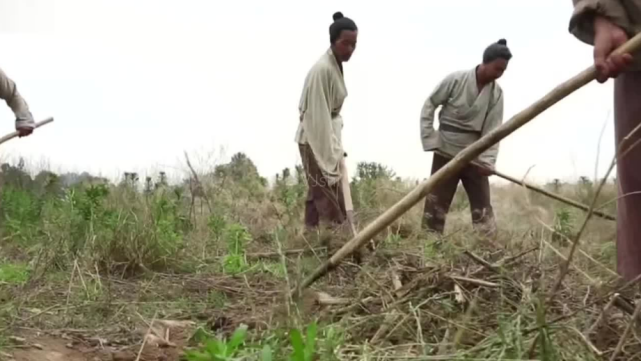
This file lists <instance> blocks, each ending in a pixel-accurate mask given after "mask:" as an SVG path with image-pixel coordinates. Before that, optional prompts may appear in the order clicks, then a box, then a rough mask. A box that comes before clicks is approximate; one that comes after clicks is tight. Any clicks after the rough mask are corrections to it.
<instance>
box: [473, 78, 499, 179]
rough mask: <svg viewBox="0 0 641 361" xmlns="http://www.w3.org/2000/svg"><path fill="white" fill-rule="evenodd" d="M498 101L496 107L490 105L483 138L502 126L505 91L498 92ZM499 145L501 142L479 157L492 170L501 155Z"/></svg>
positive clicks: (482, 131) (482, 132)
mask: <svg viewBox="0 0 641 361" xmlns="http://www.w3.org/2000/svg"><path fill="white" fill-rule="evenodd" d="M497 98H498V99H497V100H496V102H495V103H494V105H492V104H490V107H491V108H490V110H489V112H488V113H487V118H486V119H485V124H484V125H483V129H481V136H482V137H483V136H485V135H486V134H487V133H489V132H491V131H492V130H494V129H495V128H496V127H498V126H500V125H501V123H503V91H502V90H499V91H498V97H497ZM499 144H500V142H497V143H495V144H494V145H493V146H491V147H490V148H488V149H487V150H486V151H485V152H483V153H481V155H479V160H480V161H481V163H484V164H485V165H487V166H490V167H491V168H494V166H495V165H496V158H497V157H498V155H499Z"/></svg>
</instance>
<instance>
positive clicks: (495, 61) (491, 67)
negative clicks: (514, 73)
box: [481, 39, 512, 81]
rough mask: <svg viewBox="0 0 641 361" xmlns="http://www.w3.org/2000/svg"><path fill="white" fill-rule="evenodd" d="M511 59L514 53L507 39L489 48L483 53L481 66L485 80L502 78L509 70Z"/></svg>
mask: <svg viewBox="0 0 641 361" xmlns="http://www.w3.org/2000/svg"><path fill="white" fill-rule="evenodd" d="M510 59H512V53H511V52H510V49H509V48H508V47H507V41H506V40H505V39H501V40H499V41H497V42H496V43H494V44H492V45H490V46H488V47H487V48H486V49H485V51H484V52H483V64H481V67H482V72H483V75H484V78H486V80H488V81H494V80H496V79H498V78H500V77H501V76H502V75H503V72H504V71H505V69H507V65H508V63H509V62H510Z"/></svg>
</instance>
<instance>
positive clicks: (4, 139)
mask: <svg viewBox="0 0 641 361" xmlns="http://www.w3.org/2000/svg"><path fill="white" fill-rule="evenodd" d="M51 122H53V117H49V118H47V119H45V120H43V121H41V122H38V123H36V128H40V127H41V126H43V125H46V124H49V123H51ZM18 135H20V133H19V132H18V131H17V130H16V131H14V132H11V133H9V134H7V135H5V136H4V137H2V138H0V144H2V143H4V142H6V141H9V140H11V139H13V138H15V137H17V136H18Z"/></svg>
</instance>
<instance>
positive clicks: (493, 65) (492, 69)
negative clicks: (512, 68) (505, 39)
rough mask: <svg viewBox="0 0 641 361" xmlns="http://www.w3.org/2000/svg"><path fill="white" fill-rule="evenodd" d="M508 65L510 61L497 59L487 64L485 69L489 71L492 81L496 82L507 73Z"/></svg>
mask: <svg viewBox="0 0 641 361" xmlns="http://www.w3.org/2000/svg"><path fill="white" fill-rule="evenodd" d="M507 64H508V61H507V60H505V59H501V58H499V59H495V60H493V61H491V62H489V63H487V64H485V68H486V70H487V75H488V76H489V77H490V79H492V80H496V79H498V78H500V77H501V76H503V73H504V72H505V69H507Z"/></svg>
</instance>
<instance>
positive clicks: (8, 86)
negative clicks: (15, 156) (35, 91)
mask: <svg viewBox="0 0 641 361" xmlns="http://www.w3.org/2000/svg"><path fill="white" fill-rule="evenodd" d="M0 98H2V99H3V100H4V101H5V102H6V103H7V106H9V108H11V111H12V112H13V114H14V115H15V117H16V129H19V128H32V129H33V128H35V122H34V120H33V115H32V114H31V111H30V110H29V105H28V104H27V102H26V100H25V99H24V98H23V97H22V95H20V92H19V91H18V87H17V86H16V83H15V82H14V81H13V80H11V78H9V77H8V76H7V74H6V73H5V72H4V71H2V70H1V69H0Z"/></svg>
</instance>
